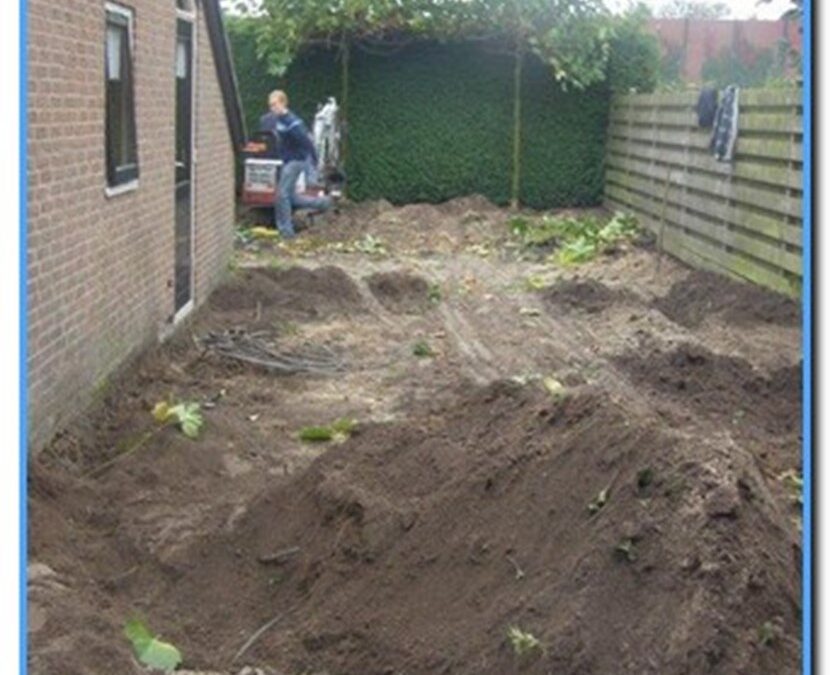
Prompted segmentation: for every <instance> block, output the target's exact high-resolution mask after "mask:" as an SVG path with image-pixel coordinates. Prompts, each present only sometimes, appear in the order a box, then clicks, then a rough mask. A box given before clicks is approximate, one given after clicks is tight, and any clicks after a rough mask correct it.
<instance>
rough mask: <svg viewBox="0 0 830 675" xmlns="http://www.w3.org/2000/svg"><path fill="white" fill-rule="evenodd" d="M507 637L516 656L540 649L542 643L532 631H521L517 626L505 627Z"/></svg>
mask: <svg viewBox="0 0 830 675" xmlns="http://www.w3.org/2000/svg"><path fill="white" fill-rule="evenodd" d="M507 639H508V641H509V642H510V645H511V646H512V647H513V651H514V652H515V653H516V655H517V656H524V655H525V654H528V653H530V652H532V651H535V650H537V649H542V643H541V642H540V641H539V640H538V639H537V638H536V636H535V635H533V634H532V633H528V632H526V631H523V630H522V629H521V628H519V627H518V626H510V628H508V629H507Z"/></svg>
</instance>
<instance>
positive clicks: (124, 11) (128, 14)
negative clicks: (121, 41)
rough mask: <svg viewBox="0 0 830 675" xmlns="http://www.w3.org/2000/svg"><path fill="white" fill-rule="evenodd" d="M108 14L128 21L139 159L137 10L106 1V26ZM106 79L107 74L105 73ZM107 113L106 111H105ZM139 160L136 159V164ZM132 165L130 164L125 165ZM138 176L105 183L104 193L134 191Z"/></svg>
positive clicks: (115, 195)
mask: <svg viewBox="0 0 830 675" xmlns="http://www.w3.org/2000/svg"><path fill="white" fill-rule="evenodd" d="M108 14H118V15H120V16H122V17H124V19H125V20H126V21H127V40H128V41H129V43H130V56H131V64H130V65H131V66H132V69H133V72H132V73H131V77H132V83H133V117H134V120H133V123H134V124H135V127H136V139H135V143H136V160H137V159H138V104H137V102H136V100H135V57H136V53H135V10H134V9H133V8H132V7H126V6H124V5H119V4H116V3H114V2H106V3H104V18H105V26H106V18H107V15H108ZM105 49H106V47H105ZM105 79H106V74H105ZM104 114H106V111H105V113H104ZM137 165H138V162H137V161H136V166H137ZM125 166H130V165H125ZM107 180H108V179H107V178H105V181H104V182H105V183H107ZM138 181H139V179H138V178H133V179H132V180H129V181H127V182H125V183H120V184H119V185H109V184H108V183H107V184H105V185H104V194H105V195H106V196H107V197H117V196H118V195H123V194H125V193H128V192H134V191H135V190H137V189H138Z"/></svg>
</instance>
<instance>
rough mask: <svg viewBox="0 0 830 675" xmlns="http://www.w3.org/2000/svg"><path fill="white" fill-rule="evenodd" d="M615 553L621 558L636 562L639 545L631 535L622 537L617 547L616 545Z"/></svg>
mask: <svg viewBox="0 0 830 675" xmlns="http://www.w3.org/2000/svg"><path fill="white" fill-rule="evenodd" d="M614 554H615V555H616V556H617V558H619V559H620V560H626V561H628V562H634V561H635V560H637V557H638V556H637V546H636V543H635V541H634V539H632V538H631V537H626V538H624V539H622V540H621V541H620V542H619V543H618V544H617V545H616V546H615V547H614Z"/></svg>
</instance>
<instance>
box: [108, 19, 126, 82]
mask: <svg viewBox="0 0 830 675" xmlns="http://www.w3.org/2000/svg"><path fill="white" fill-rule="evenodd" d="M123 39H124V32H123V31H122V30H120V29H118V28H116V27H115V26H107V79H108V80H111V81H118V80H120V79H121V41H122V40H123Z"/></svg>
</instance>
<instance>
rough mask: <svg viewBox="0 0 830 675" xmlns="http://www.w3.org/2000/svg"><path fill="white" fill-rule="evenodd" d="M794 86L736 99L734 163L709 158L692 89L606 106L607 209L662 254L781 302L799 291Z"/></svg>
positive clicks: (797, 98)
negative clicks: (638, 225)
mask: <svg viewBox="0 0 830 675" xmlns="http://www.w3.org/2000/svg"><path fill="white" fill-rule="evenodd" d="M801 101H802V99H801V90H800V89H768V90H765V89H745V90H742V91H741V92H740V99H739V103H740V115H739V133H738V140H737V144H736V146H735V147H736V154H735V159H734V160H733V161H732V162H720V161H718V160H716V159H715V158H714V157H713V156H712V155H711V153H710V152H709V139H710V136H711V130H708V129H700V128H698V126H697V115H696V113H695V111H694V106H695V103H696V102H697V92H680V93H660V94H627V95H624V96H618V97H616V98H615V99H614V101H613V103H612V109H611V118H610V123H609V129H608V150H607V157H606V173H605V181H606V182H605V202H606V205H607V206H609V207H610V208H615V209H623V210H626V211H631V212H633V213H635V214H636V215H637V216H638V217H639V219H640V221H641V222H642V223H643V224H644V225H646V226H647V227H649V228H650V229H652V230H654V232H655V234H657V237H658V243H659V242H660V241H662V247H663V248H664V250H666V251H667V252H668V253H670V254H672V255H674V256H676V257H678V258H680V259H681V260H684V261H686V262H688V263H689V264H691V265H693V266H696V267H702V268H705V269H711V270H715V271H719V272H722V273H725V274H728V275H730V276H733V277H740V278H743V279H745V280H749V281H752V282H755V283H757V284H760V285H763V286H766V287H768V288H771V289H774V290H777V291H779V292H782V293H786V294H788V295H793V296H797V295H799V293H800V291H801V270H802V264H801V246H802V157H803V148H802V123H801V112H802V107H801Z"/></svg>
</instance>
